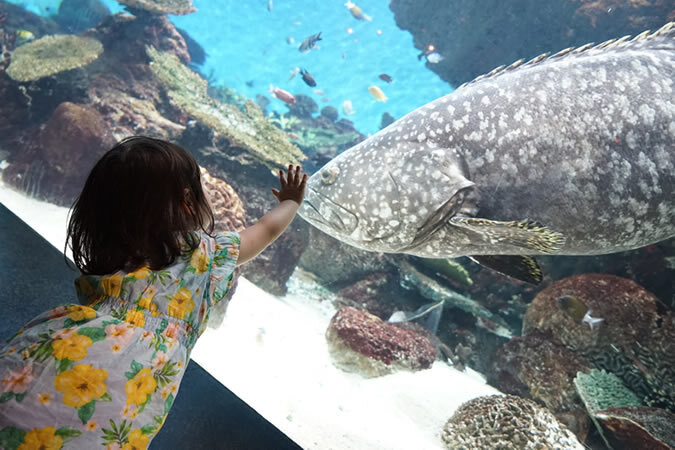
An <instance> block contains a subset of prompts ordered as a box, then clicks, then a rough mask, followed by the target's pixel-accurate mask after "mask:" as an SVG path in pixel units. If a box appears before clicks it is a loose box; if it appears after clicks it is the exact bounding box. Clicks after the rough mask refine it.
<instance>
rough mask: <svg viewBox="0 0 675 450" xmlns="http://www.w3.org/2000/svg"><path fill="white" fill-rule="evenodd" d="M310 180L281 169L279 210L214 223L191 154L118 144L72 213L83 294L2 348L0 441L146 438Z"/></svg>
mask: <svg viewBox="0 0 675 450" xmlns="http://www.w3.org/2000/svg"><path fill="white" fill-rule="evenodd" d="M306 180H307V175H303V174H302V173H301V169H300V166H296V167H295V168H293V166H289V168H288V175H287V176H286V175H285V174H284V172H283V171H279V181H280V184H281V187H280V189H279V190H275V189H273V190H272V193H273V194H274V196H275V197H276V198H277V199H278V200H279V204H278V205H277V206H276V207H275V208H274V209H272V210H271V211H270V212H269V213H267V214H266V215H265V216H263V217H262V218H261V219H260V220H259V221H258V222H257V223H256V224H255V225H253V226H251V227H249V228H246V229H245V230H244V231H242V232H241V233H236V232H217V233H215V234H213V213H212V212H211V208H210V206H209V204H208V202H207V200H206V198H205V197H204V193H203V191H202V187H201V183H200V172H199V166H198V165H197V163H196V161H195V160H194V158H193V157H192V156H191V155H190V154H189V153H188V152H187V151H185V150H184V149H182V148H181V147H179V146H177V145H174V144H171V143H169V142H165V141H162V140H158V139H151V138H147V137H131V138H128V139H125V140H123V141H122V142H120V143H118V144H117V145H116V146H115V147H114V148H112V149H111V150H110V151H109V152H107V153H106V154H105V155H104V156H103V157H102V158H101V160H100V161H99V162H98V163H97V164H96V165H95V166H94V168H93V169H92V171H91V173H90V174H89V177H88V179H87V181H86V183H85V186H84V189H83V190H82V193H81V194H80V196H79V198H78V199H77V201H76V202H75V204H74V206H73V209H72V215H71V217H70V220H69V224H68V238H67V244H66V245H69V246H70V248H71V249H72V251H73V258H74V260H75V263H76V265H77V267H78V268H79V269H80V270H81V272H82V273H83V275H82V276H81V277H79V278H78V279H77V280H76V281H75V285H76V289H77V294H78V297H79V299H80V304H79V305H77V304H70V305H63V306H59V307H57V308H56V309H53V310H51V311H48V312H46V313H43V314H41V315H40V316H38V317H36V318H35V319H33V320H32V321H31V322H29V323H28V324H27V325H26V326H25V327H24V328H23V329H21V330H20V331H19V332H18V333H17V334H16V335H15V336H14V337H13V338H12V339H10V340H9V341H8V344H7V345H6V346H5V347H4V348H1V349H0V377H1V378H0V448H4V449H6V450H13V449H22V450H23V449H59V448H78V449H79V448H81V449H92V448H101V447H102V446H105V447H107V448H109V449H113V448H114V449H120V448H123V449H141V448H146V447H147V446H148V444H149V443H150V440H151V439H152V438H153V437H154V436H155V435H156V434H157V432H158V431H159V430H160V428H161V427H162V424H163V423H164V420H165V419H166V416H167V414H168V412H169V410H170V408H171V405H172V403H173V401H174V398H175V396H176V394H177V393H178V388H179V386H180V381H181V378H182V377H183V373H184V371H185V368H186V365H187V363H188V359H189V357H190V351H191V350H192V348H193V346H194V344H195V342H196V340H197V338H198V337H199V335H200V334H201V333H202V332H203V331H204V329H205V327H206V323H207V321H208V317H209V311H210V309H211V308H212V307H213V306H214V305H215V304H216V303H217V302H218V301H220V300H221V299H223V298H224V297H225V295H226V294H227V292H228V290H229V289H230V286H231V283H232V276H233V271H234V268H235V266H236V265H239V264H242V263H244V262H246V261H248V260H249V259H251V258H253V257H255V256H256V255H257V254H258V253H260V252H261V251H262V250H264V249H265V248H266V247H267V246H268V245H270V244H271V243H272V242H273V241H274V240H275V239H276V238H277V237H278V236H279V235H280V234H281V233H282V232H283V231H284V230H285V229H286V227H287V226H288V225H289V224H290V222H291V221H292V220H293V217H295V214H296V212H297V210H298V208H299V206H300V204H301V203H302V201H303V198H304V191H305V184H306Z"/></svg>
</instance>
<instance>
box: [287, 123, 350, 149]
mask: <svg viewBox="0 0 675 450" xmlns="http://www.w3.org/2000/svg"><path fill="white" fill-rule="evenodd" d="M296 134H297V135H298V139H296V142H297V143H298V146H299V147H300V148H302V149H303V150H305V151H307V152H309V151H315V152H318V151H324V152H325V151H326V150H327V149H331V150H332V151H333V153H334V154H337V152H338V150H339V149H340V148H342V149H344V148H347V147H350V146H352V145H354V144H355V143H356V142H358V140H359V138H360V136H359V134H358V133H352V132H341V131H338V130H335V129H331V128H300V129H298V130H297V131H296Z"/></svg>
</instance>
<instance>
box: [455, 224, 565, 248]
mask: <svg viewBox="0 0 675 450" xmlns="http://www.w3.org/2000/svg"><path fill="white" fill-rule="evenodd" d="M450 224H451V225H454V226H457V227H460V228H464V229H467V230H470V231H472V232H474V233H476V234H478V235H480V236H481V237H482V238H483V241H484V242H483V243H484V244H485V245H495V244H502V245H504V244H506V245H510V246H514V247H520V248H523V249H528V250H535V251H537V252H540V253H556V252H557V251H559V250H560V249H561V248H562V246H563V245H564V244H565V236H564V235H562V234H561V233H558V232H556V231H551V230H550V229H548V228H547V227H545V226H543V225H542V224H540V223H538V222H535V221H533V220H527V219H526V220H521V221H518V222H516V221H513V222H501V221H497V220H488V219H481V218H473V217H464V216H455V217H452V218H451V219H450Z"/></svg>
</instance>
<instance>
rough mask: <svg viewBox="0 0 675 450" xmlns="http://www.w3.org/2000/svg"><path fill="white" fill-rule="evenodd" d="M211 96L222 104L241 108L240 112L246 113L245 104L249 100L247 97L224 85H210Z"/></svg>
mask: <svg viewBox="0 0 675 450" xmlns="http://www.w3.org/2000/svg"><path fill="white" fill-rule="evenodd" d="M208 93H209V95H210V96H211V97H212V98H214V99H215V100H217V101H219V102H220V103H227V104H229V105H234V106H236V107H237V108H239V110H240V111H245V109H244V104H245V103H246V101H247V100H248V99H247V98H246V96H244V95H242V94H240V93H238V92H237V91H235V90H234V89H231V88H228V87H227V86H225V85H224V84H220V85H216V84H211V83H209V87H208Z"/></svg>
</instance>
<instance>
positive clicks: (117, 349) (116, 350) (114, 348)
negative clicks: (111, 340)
mask: <svg viewBox="0 0 675 450" xmlns="http://www.w3.org/2000/svg"><path fill="white" fill-rule="evenodd" d="M111 349H112V352H113V353H119V352H121V351H122V347H120V345H119V344H113V346H112V347H111Z"/></svg>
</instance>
